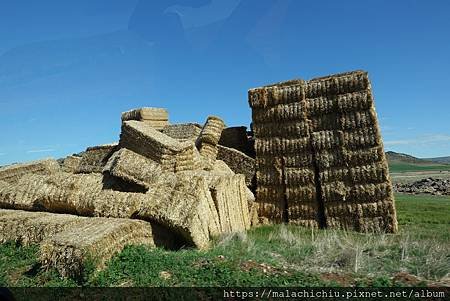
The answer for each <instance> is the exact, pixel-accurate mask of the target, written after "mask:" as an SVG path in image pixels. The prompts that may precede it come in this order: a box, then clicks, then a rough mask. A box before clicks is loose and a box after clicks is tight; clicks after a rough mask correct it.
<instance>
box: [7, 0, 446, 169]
mask: <svg viewBox="0 0 450 301" xmlns="http://www.w3.org/2000/svg"><path fill="white" fill-rule="evenodd" d="M0 7H1V9H0V165H2V164H8V163H12V162H19V161H28V160H34V159H38V158H43V157H55V158H58V157H64V156H66V155H68V154H71V153H75V152H79V151H82V150H84V149H85V148H86V147H87V146H90V145H97V144H104V143H110V142H113V141H117V140H118V139H119V133H120V113H121V112H122V111H125V110H128V109H131V108H135V107H140V106H161V107H165V108H167V109H168V110H169V114H170V120H171V122H172V123H176V122H199V123H203V121H204V120H205V119H206V117H207V116H208V115H210V114H214V115H219V116H221V117H223V118H224V120H225V121H226V123H227V125H230V126H233V125H247V126H248V125H249V123H250V122H251V111H250V109H249V106H248V103H247V90H248V89H249V88H252V87H256V86H260V85H263V84H268V83H272V82H277V81H282V80H288V79H292V78H298V77H300V78H304V79H308V78H311V77H315V76H322V75H327V74H332V73H338V72H344V71H349V70H354V69H364V70H367V71H368V72H369V76H370V78H371V80H372V86H373V90H374V96H375V103H376V108H377V112H378V116H379V119H380V125H381V129H382V133H383V138H384V143H385V148H386V150H394V151H399V152H404V153H409V154H412V155H415V156H419V157H436V156H448V155H450V121H449V118H450V99H449V93H448V92H447V90H448V89H449V87H450V73H449V72H448V70H450V59H449V53H450V34H449V29H450V18H449V17H448V16H449V15H450V2H449V1H446V0H441V1H439V0H434V1H417V0H403V1H402V0H398V1H387V0H380V1H375V0H368V1H357V0H348V1H332V0H328V1H302V0H164V1H156V0H152V1H143V0H131V1H130V0H90V1H87V0H79V1H56V0H41V1H33V2H32V1H25V0H0Z"/></svg>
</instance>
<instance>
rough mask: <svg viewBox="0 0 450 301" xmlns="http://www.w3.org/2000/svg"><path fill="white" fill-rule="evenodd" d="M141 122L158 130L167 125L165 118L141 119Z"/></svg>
mask: <svg viewBox="0 0 450 301" xmlns="http://www.w3.org/2000/svg"><path fill="white" fill-rule="evenodd" d="M141 122H143V123H145V124H147V125H149V126H151V127H152V128H154V129H155V130H158V131H162V130H163V129H164V128H165V127H166V126H168V125H169V122H168V121H167V120H141Z"/></svg>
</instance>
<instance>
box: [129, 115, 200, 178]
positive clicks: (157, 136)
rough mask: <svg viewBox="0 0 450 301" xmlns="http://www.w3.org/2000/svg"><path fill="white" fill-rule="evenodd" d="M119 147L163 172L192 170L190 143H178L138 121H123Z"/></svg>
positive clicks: (192, 147)
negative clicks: (142, 158) (155, 164)
mask: <svg viewBox="0 0 450 301" xmlns="http://www.w3.org/2000/svg"><path fill="white" fill-rule="evenodd" d="M120 146H122V147H124V148H128V149H129V150H132V151H134V152H135V153H138V154H140V155H142V156H145V157H147V158H149V159H152V160H153V161H156V162H157V163H159V164H161V165H162V169H163V170H164V171H177V169H194V148H195V145H194V143H193V142H192V141H183V142H180V141H178V140H176V139H174V138H171V137H169V136H167V135H165V134H163V133H160V132H158V131H157V130H155V129H153V128H152V127H150V126H148V125H146V124H145V123H142V122H139V121H125V122H124V123H123V124H122V133H121V134H120Z"/></svg>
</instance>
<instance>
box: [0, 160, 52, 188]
mask: <svg viewBox="0 0 450 301" xmlns="http://www.w3.org/2000/svg"><path fill="white" fill-rule="evenodd" d="M59 170H60V166H59V164H58V162H57V161H56V160H54V159H45V160H39V161H32V162H28V163H22V164H13V165H9V166H5V167H1V168H0V181H4V182H8V183H16V182H17V181H18V180H19V179H20V178H21V177H22V176H23V175H26V174H30V173H33V174H44V175H45V174H52V173H55V172H58V171H59Z"/></svg>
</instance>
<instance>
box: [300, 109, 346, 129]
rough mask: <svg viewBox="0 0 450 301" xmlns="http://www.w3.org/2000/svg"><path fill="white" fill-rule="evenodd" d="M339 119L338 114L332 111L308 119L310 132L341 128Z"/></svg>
mask: <svg viewBox="0 0 450 301" xmlns="http://www.w3.org/2000/svg"><path fill="white" fill-rule="evenodd" d="M339 120H340V115H337V114H334V113H331V114H326V115H320V116H315V117H314V118H312V119H310V120H308V122H309V129H310V131H311V132H320V131H333V130H339V129H341V124H340V122H339Z"/></svg>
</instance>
